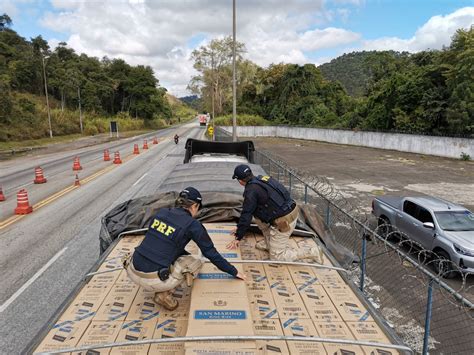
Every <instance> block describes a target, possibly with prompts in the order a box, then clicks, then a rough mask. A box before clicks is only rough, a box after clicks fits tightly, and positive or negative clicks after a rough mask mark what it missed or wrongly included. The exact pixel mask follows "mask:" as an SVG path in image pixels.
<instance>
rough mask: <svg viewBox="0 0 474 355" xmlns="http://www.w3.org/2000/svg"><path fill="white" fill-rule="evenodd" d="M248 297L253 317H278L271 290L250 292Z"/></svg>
mask: <svg viewBox="0 0 474 355" xmlns="http://www.w3.org/2000/svg"><path fill="white" fill-rule="evenodd" d="M248 298H249V301H250V311H251V313H252V317H253V319H272V318H278V310H277V307H276V304H275V301H274V300H273V295H272V293H271V292H269V291H265V292H250V293H249V294H248Z"/></svg>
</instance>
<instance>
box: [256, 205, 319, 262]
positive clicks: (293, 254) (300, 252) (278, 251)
mask: <svg viewBox="0 0 474 355" xmlns="http://www.w3.org/2000/svg"><path fill="white" fill-rule="evenodd" d="M295 209H296V211H293V212H291V214H290V215H291V217H293V218H291V220H289V221H288V226H289V228H288V227H287V228H284V232H282V231H280V230H279V229H278V228H277V227H276V226H273V225H271V224H268V223H265V222H263V221H261V220H259V219H258V218H255V222H256V223H257V226H258V228H259V229H260V230H261V231H262V234H263V236H264V237H265V242H266V243H259V244H260V248H258V249H264V248H262V247H261V246H262V244H264V246H265V244H266V249H268V252H269V254H270V260H278V261H298V260H303V259H307V258H312V257H313V255H314V254H313V253H312V252H311V250H310V248H297V249H294V248H293V247H291V246H290V236H291V234H292V233H293V231H294V230H295V227H296V221H297V220H298V207H296V208H295Z"/></svg>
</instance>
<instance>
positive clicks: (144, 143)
mask: <svg viewBox="0 0 474 355" xmlns="http://www.w3.org/2000/svg"><path fill="white" fill-rule="evenodd" d="M143 149H148V142H147V141H146V139H145V140H144V141H143Z"/></svg>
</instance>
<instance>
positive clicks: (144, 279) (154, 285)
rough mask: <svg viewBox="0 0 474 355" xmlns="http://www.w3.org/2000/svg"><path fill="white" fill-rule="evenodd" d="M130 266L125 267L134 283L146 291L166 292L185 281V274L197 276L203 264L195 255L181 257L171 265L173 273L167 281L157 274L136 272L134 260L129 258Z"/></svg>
mask: <svg viewBox="0 0 474 355" xmlns="http://www.w3.org/2000/svg"><path fill="white" fill-rule="evenodd" d="M127 261H128V265H127V266H126V267H125V269H126V270H127V275H128V276H129V277H130V279H132V281H133V282H135V283H136V284H138V285H140V286H142V287H143V288H144V289H145V291H152V292H158V293H161V292H166V291H171V290H174V289H175V288H176V287H178V286H179V285H181V283H183V281H185V276H184V274H186V273H190V274H192V275H193V277H194V276H195V275H197V273H198V271H199V270H200V269H201V266H202V264H203V262H202V260H201V258H200V257H199V256H195V255H183V256H180V257H179V258H178V259H176V261H175V262H174V264H173V265H171V273H170V276H169V278H168V279H167V280H165V281H161V280H160V278H159V277H158V274H157V272H141V271H137V270H135V268H134V267H133V262H132V259H131V258H129V259H128V260H127Z"/></svg>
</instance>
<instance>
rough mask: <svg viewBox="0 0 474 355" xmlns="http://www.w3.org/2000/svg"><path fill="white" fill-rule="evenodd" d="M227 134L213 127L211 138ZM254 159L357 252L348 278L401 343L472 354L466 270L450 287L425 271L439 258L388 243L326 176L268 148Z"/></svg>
mask: <svg viewBox="0 0 474 355" xmlns="http://www.w3.org/2000/svg"><path fill="white" fill-rule="evenodd" d="M228 136H229V135H228V133H227V132H225V131H224V130H222V129H219V128H217V129H216V137H217V138H216V139H228ZM255 162H256V163H257V164H260V165H261V166H262V167H263V168H264V169H265V171H266V172H267V173H268V174H269V175H271V176H273V177H274V178H276V179H278V180H279V181H280V182H281V183H282V184H283V185H285V186H286V187H287V188H288V190H289V191H290V193H291V194H292V196H293V198H295V199H297V200H300V201H302V202H303V203H305V204H306V203H308V204H311V205H313V206H315V207H316V209H317V211H318V213H319V214H320V215H321V216H323V218H324V221H325V222H326V225H327V227H328V228H329V229H330V230H331V231H332V233H333V234H334V236H335V238H336V241H337V242H338V243H340V244H342V245H344V246H345V247H347V248H349V249H350V250H352V251H353V252H354V253H355V254H357V255H358V256H359V259H360V263H359V264H358V265H357V266H356V267H355V268H354V269H352V270H351V272H352V279H353V281H354V282H355V283H356V284H357V285H358V287H359V289H360V290H361V291H362V292H363V294H364V295H365V296H366V297H367V298H368V299H369V300H370V301H371V302H372V304H373V305H374V306H375V307H376V308H379V313H381V314H382V316H383V317H384V318H385V319H386V320H387V322H388V323H389V324H392V325H393V327H394V330H395V331H396V332H397V334H398V335H399V336H400V337H401V338H402V339H403V340H404V341H405V343H406V344H408V345H410V347H412V348H413V349H415V351H416V352H417V353H422V354H428V352H429V353H430V354H432V353H463V354H464V353H465V354H471V353H474V336H472V334H474V305H473V303H472V301H471V300H470V299H468V298H467V297H466V295H467V294H468V293H469V292H470V291H471V293H472V289H473V288H474V285H472V286H469V279H468V276H469V274H464V273H463V274H462V277H461V287H460V288H459V289H454V288H453V287H451V286H450V285H448V283H447V282H446V281H445V280H443V277H442V276H444V275H443V273H442V272H439V273H436V272H433V271H432V270H431V266H432V265H433V264H435V263H436V262H440V260H439V259H436V258H434V259H433V258H432V256H433V253H432V252H430V251H427V250H423V249H422V248H420V246H416V245H414V243H413V242H408V241H407V240H404V239H403V238H402V239H401V241H400V242H398V243H394V242H393V241H392V239H393V237H394V236H395V234H397V231H392V232H391V233H388V234H385V235H383V233H382V231H383V228H384V225H383V224H382V225H378V226H375V227H372V224H373V222H372V221H371V220H370V219H368V216H366V215H365V214H364V213H363V211H360V210H359V209H358V206H354V205H353V204H352V203H351V202H350V201H349V200H347V199H345V198H344V196H343V195H342V194H341V193H340V192H339V191H338V190H337V189H336V188H335V187H334V186H333V185H332V184H331V183H330V182H329V181H328V180H327V179H325V178H321V177H314V176H310V175H308V174H305V173H304V172H299V171H296V170H295V169H293V168H292V167H289V166H288V165H287V164H285V163H284V162H282V161H279V160H278V159H277V158H276V157H274V156H272V155H271V154H270V153H268V152H262V151H259V150H256V151H255ZM303 176H304V177H303ZM398 236H400V233H398ZM441 262H443V263H447V261H446V260H443V261H441ZM451 266H452V267H454V268H456V267H457V268H458V269H459V267H458V266H456V265H451ZM473 276H474V275H473ZM473 279H474V277H473ZM470 281H471V282H472V281H473V280H470Z"/></svg>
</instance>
